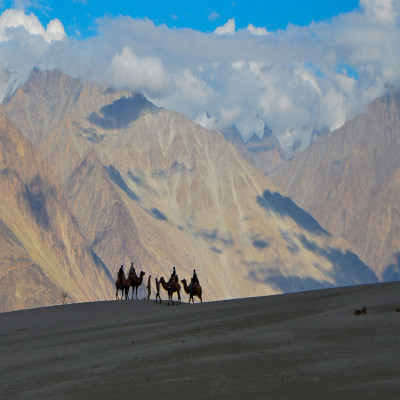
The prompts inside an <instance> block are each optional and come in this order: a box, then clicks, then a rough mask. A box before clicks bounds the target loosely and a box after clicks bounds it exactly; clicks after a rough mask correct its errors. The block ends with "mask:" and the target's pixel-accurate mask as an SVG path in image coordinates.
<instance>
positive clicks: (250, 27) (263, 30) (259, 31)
mask: <svg viewBox="0 0 400 400" xmlns="http://www.w3.org/2000/svg"><path fill="white" fill-rule="evenodd" d="M246 29H247V30H248V31H249V32H250V33H252V34H253V35H258V36H264V35H268V34H269V33H270V32H268V31H267V28H264V27H257V28H256V27H255V26H254V25H253V24H249V25H248V26H247V28H246Z"/></svg>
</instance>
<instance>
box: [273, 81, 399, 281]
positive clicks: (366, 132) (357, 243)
mask: <svg viewBox="0 0 400 400" xmlns="http://www.w3.org/2000/svg"><path fill="white" fill-rule="evenodd" d="M272 177H273V179H274V181H275V182H276V183H277V184H278V185H279V186H280V187H282V188H283V189H284V190H285V192H286V193H288V195H289V196H290V197H291V198H293V200H294V201H295V202H296V203H298V204H299V205H300V206H301V207H304V209H305V210H307V211H308V212H310V213H311V214H312V215H313V216H314V217H315V218H316V219H317V220H318V221H319V222H320V223H321V225H322V226H323V227H324V228H325V229H327V230H328V231H329V232H331V233H332V234H334V235H338V236H343V237H344V238H345V239H347V240H348V241H349V242H350V243H351V244H352V245H353V246H354V248H355V249H356V250H357V254H359V255H360V256H361V257H362V259H363V260H365V261H366V262H367V264H368V265H370V266H371V268H372V269H373V270H374V271H375V272H376V273H377V274H378V276H379V277H380V278H381V279H384V280H393V279H399V278H400V275H399V271H400V250H399V249H400V202H399V198H400V91H399V90H398V89H394V88H391V89H390V90H389V92H388V93H387V94H386V95H385V96H383V97H381V98H379V99H376V100H375V101H374V102H373V103H372V104H370V106H369V107H368V109H367V110H366V112H365V113H363V114H361V115H359V116H358V117H356V118H355V119H353V120H351V121H349V122H347V123H346V124H345V125H344V126H343V127H342V128H341V129H339V130H337V131H335V132H332V133H329V134H327V135H326V136H323V137H321V138H320V139H319V140H318V141H317V142H315V143H313V145H312V146H311V147H310V148H308V149H307V150H305V151H304V152H302V153H299V154H297V155H296V156H295V157H294V159H293V160H292V161H290V162H289V163H287V164H285V165H283V166H281V167H279V168H278V169H277V170H276V171H274V173H273V174H272Z"/></svg>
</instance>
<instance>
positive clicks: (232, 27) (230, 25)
mask: <svg viewBox="0 0 400 400" xmlns="http://www.w3.org/2000/svg"><path fill="white" fill-rule="evenodd" d="M235 31H236V23H235V19H234V18H231V19H230V20H228V22H227V23H226V24H224V25H222V26H218V27H217V28H216V29H215V31H214V33H215V34H217V35H228V34H231V35H233V34H234V33H235Z"/></svg>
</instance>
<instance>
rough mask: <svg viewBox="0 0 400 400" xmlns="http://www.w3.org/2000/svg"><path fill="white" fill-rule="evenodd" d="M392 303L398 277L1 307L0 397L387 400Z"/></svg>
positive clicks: (396, 352) (395, 360) (393, 379)
mask: <svg viewBox="0 0 400 400" xmlns="http://www.w3.org/2000/svg"><path fill="white" fill-rule="evenodd" d="M185 299H186V295H185ZM363 306H366V307H367V314H366V315H360V316H354V315H353V312H354V309H357V308H361V307H363ZM396 307H400V282H396V283H387V284H374V285H364V286H357V287H346V288H339V289H328V290H320V291H312V292H303V293H295V294H287V295H279V296H269V297H258V298H250V299H239V300H231V301H222V302H210V303H203V304H196V305H194V306H193V305H190V306H189V305H187V304H182V305H181V306H175V307H168V306H166V305H165V304H162V305H160V304H155V303H154V301H145V300H141V301H112V302H97V303H83V304H73V305H66V306H58V307H48V308H40V309H31V310H26V311H18V312H11V313H3V314H0V398H2V399H6V398H7V399H10V398H21V399H25V398H27V399H32V398H39V399H55V398H57V399H64V398H65V399H70V398H73V399H77V398H82V399H111V398H118V399H121V398H138V399H144V398H149V399H156V398H160V399H172V398H173V399H179V398H184V397H186V398H190V399H228V398H229V399H232V398H234V399H242V398H246V399H250V398H261V399H307V400H310V399H363V400H365V399H398V398H399V396H400V391H399V390H400V373H399V372H400V339H399V332H400V313H399V312H396ZM126 396H128V397H126Z"/></svg>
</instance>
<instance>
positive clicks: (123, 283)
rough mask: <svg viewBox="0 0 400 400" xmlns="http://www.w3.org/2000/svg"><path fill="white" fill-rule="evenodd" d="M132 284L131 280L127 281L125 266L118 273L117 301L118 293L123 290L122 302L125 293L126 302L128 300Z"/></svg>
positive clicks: (116, 283)
mask: <svg viewBox="0 0 400 400" xmlns="http://www.w3.org/2000/svg"><path fill="white" fill-rule="evenodd" d="M129 287H130V283H129V278H128V279H126V277H125V273H124V269H123V266H122V265H121V268H120V269H119V271H118V275H117V280H116V281H115V288H116V289H117V290H116V292H115V300H119V299H118V291H119V290H121V300H122V299H123V297H124V292H125V300H126V299H127V298H128V291H129Z"/></svg>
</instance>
